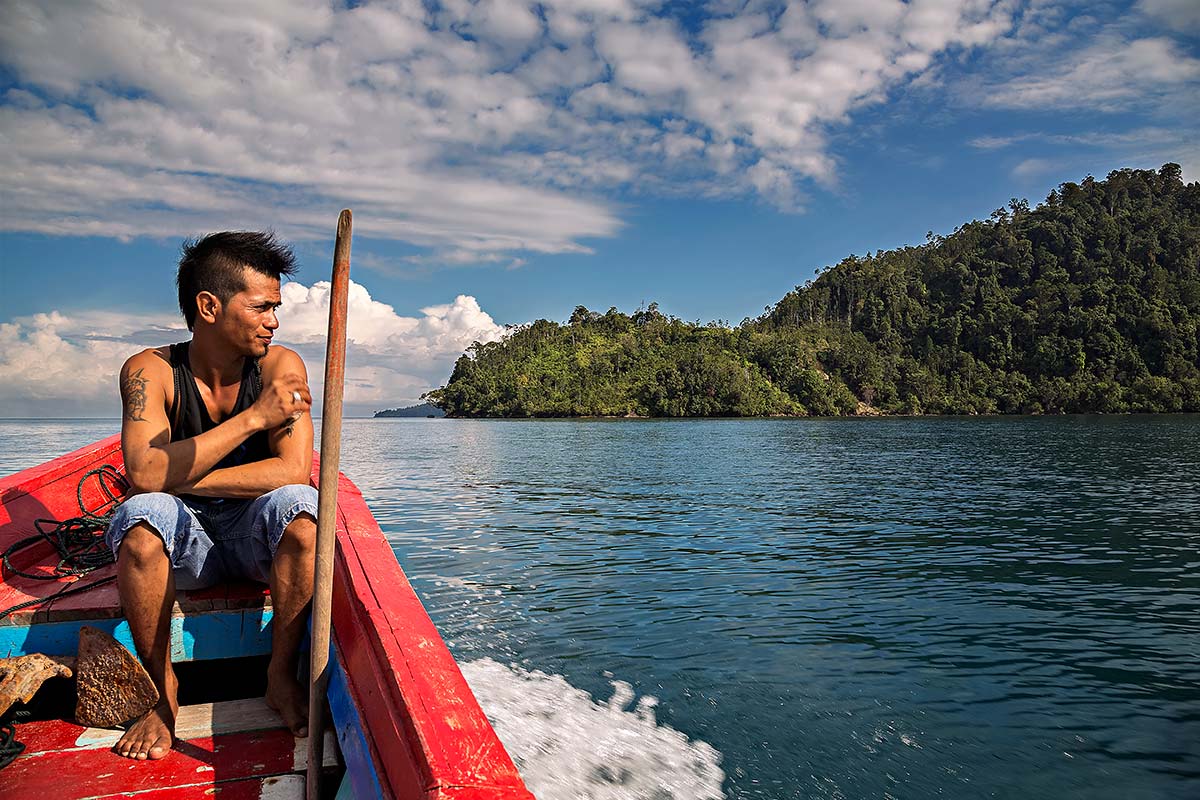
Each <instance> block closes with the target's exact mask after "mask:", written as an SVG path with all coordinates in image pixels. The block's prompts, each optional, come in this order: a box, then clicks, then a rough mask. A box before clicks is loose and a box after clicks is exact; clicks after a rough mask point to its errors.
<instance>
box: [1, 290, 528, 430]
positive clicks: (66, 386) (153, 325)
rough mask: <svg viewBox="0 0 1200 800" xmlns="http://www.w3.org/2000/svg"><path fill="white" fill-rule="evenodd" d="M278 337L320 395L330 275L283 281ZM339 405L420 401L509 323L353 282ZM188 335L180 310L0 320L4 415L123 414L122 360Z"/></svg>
mask: <svg viewBox="0 0 1200 800" xmlns="http://www.w3.org/2000/svg"><path fill="white" fill-rule="evenodd" d="M282 295H283V301H284V305H283V307H282V308H281V309H280V313H279V317H280V329H279V331H278V334H277V339H278V341H279V342H280V343H281V344H285V345H287V346H289V347H292V348H294V349H295V350H297V352H299V353H300V354H301V356H302V357H303V358H304V362H305V366H306V367H307V368H308V373H309V383H310V385H311V386H312V387H313V389H314V391H313V393H314V395H315V396H316V405H317V406H318V407H319V405H320V403H321V391H320V386H321V383H322V381H323V379H324V369H325V368H324V359H325V336H326V330H327V326H328V319H329V284H328V283H327V282H319V283H316V284H314V285H313V286H311V287H306V286H304V285H303V284H299V283H295V282H291V283H286V284H284V285H283V291H282ZM347 319H348V331H347V339H348V346H347V358H346V393H345V408H346V413H347V414H352V415H354V414H370V413H372V412H374V411H377V410H379V409H381V408H385V407H394V406H398V405H408V404H414V403H417V402H419V400H418V398H419V397H420V395H421V394H422V393H423V392H425V391H428V390H429V389H431V388H434V387H436V386H440V385H442V384H443V383H445V382H446V380H447V379H448V378H449V377H450V371H451V369H452V368H453V365H454V361H455V360H456V359H457V358H458V357H459V356H460V355H462V353H463V351H465V350H466V349H467V348H468V347H469V346H470V345H471V343H472V342H475V341H481V342H490V341H495V340H497V339H499V338H500V337H501V336H503V335H504V331H505V329H504V328H503V327H502V326H500V325H497V324H496V323H495V321H494V320H493V319H492V318H491V316H489V315H488V314H487V313H486V312H485V311H483V309H481V308H480V307H479V303H478V302H477V301H476V300H475V298H474V297H470V296H467V295H459V296H458V297H456V298H455V299H454V300H453V302H450V303H446V304H443V305H437V306H430V307H428V308H423V309H421V314H420V316H413V317H406V316H401V315H399V314H397V313H396V312H395V310H394V309H393V308H392V307H391V306H389V305H386V304H384V303H380V302H379V301H377V300H374V299H372V298H371V296H370V294H369V293H368V292H367V290H366V288H364V287H363V286H361V285H360V284H357V283H354V282H351V284H350V296H349V299H348V317H347ZM189 337H190V334H189V333H188V331H187V329H186V328H185V327H184V326H183V323H182V320H181V319H179V318H178V317H177V316H166V315H162V316H151V317H147V315H145V314H138V315H133V314H119V313H111V312H98V311H94V312H81V313H73V314H70V315H65V314H62V313H59V312H57V311H52V312H50V313H43V314H35V315H32V316H28V317H19V318H16V319H14V320H12V321H10V322H6V323H0V409H2V410H0V416H14V417H24V416H36V417H56V416H63V417H71V416H85V417H86V416H114V417H115V416H119V415H120V410H121V409H120V401H119V398H118V395H117V375H118V373H119V371H120V368H121V364H122V363H124V361H125V359H126V358H128V357H129V356H131V355H133V354H134V353H136V352H138V351H139V350H142V349H144V348H147V347H155V346H159V345H163V344H168V343H170V342H177V341H185V340H187V339H188V338H189Z"/></svg>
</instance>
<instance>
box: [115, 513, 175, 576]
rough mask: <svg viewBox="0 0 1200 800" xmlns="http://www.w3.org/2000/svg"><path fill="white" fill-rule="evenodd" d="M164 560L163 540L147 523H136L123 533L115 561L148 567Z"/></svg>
mask: <svg viewBox="0 0 1200 800" xmlns="http://www.w3.org/2000/svg"><path fill="white" fill-rule="evenodd" d="M165 558H167V547H166V545H165V544H164V543H163V538H162V536H160V535H159V533H158V531H156V530H155V529H154V528H153V527H151V525H150V524H149V523H147V522H138V523H136V524H134V525H133V526H132V527H131V528H130V529H129V530H127V531H125V535H124V536H123V537H122V538H121V544H120V545H119V549H118V551H117V560H118V561H119V562H120V563H123V564H130V565H132V566H149V565H151V564H153V563H155V562H156V561H160V560H162V559H165Z"/></svg>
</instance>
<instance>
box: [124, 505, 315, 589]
mask: <svg viewBox="0 0 1200 800" xmlns="http://www.w3.org/2000/svg"><path fill="white" fill-rule="evenodd" d="M301 513H307V514H309V515H310V516H311V517H312V518H313V519H316V518H317V490H316V489H314V488H313V487H311V486H306V485H302V484H292V485H290V486H283V487H280V488H278V489H276V490H275V491H273V492H268V493H267V494H264V495H263V496H262V497H258V498H255V499H254V500H232V499H221V500H215V499H209V498H200V497H177V496H176V495H173V494H165V493H162V492H151V493H148V494H138V495H134V496H133V497H130V498H129V499H128V500H126V501H125V502H123V503H121V505H120V506H118V507H117V511H116V514H115V515H114V516H113V521H112V523H111V524H110V525H109V526H108V532H107V534H106V537H105V541H107V542H108V546H109V547H111V548H112V551H113V555H117V554H118V553H119V551H120V549H121V541H122V540H123V539H124V538H125V534H126V533H127V532H128V531H129V529H130V528H132V527H133V526H134V525H136V524H138V523H139V522H144V523H146V524H147V525H149V526H150V527H151V528H152V529H153V530H154V532H155V533H157V534H158V535H159V536H160V537H162V540H163V546H164V547H165V548H166V551H167V557H168V558H170V559H171V566H172V567H173V568H174V571H175V586H176V587H177V588H179V589H202V588H204V587H206V586H212V585H214V584H218V583H224V582H225V581H229V580H234V579H238V578H244V579H249V580H253V581H260V582H262V583H267V582H268V581H269V579H270V576H271V562H272V560H274V558H275V551H276V550H277V549H279V540H280V539H282V538H283V531H284V529H285V528H286V527H287V526H288V525H290V524H291V523H292V520H294V519H295V518H296V516H297V515H298V514H301Z"/></svg>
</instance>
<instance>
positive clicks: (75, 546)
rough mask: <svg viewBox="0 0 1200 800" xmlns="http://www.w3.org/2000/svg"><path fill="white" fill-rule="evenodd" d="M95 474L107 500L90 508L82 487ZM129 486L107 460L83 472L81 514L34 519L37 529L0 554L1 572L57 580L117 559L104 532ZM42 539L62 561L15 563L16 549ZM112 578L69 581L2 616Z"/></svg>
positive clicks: (0, 616)
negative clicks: (45, 565)
mask: <svg viewBox="0 0 1200 800" xmlns="http://www.w3.org/2000/svg"><path fill="white" fill-rule="evenodd" d="M93 477H94V478H96V479H97V481H98V482H99V484H100V493H101V494H102V495H103V496H104V501H103V502H102V503H101V504H100V505H99V506H98V507H96V508H93V509H89V508H87V507H86V506H85V505H84V504H83V491H84V487H85V486H86V485H87V481H88V479H90V478H93ZM128 488H129V482H128V481H127V480H125V476H124V475H122V474H121V473H120V472H118V471H117V469H116V468H115V467H113V466H112V465H110V464H104V465H102V466H99V467H97V468H96V469H93V470H89V471H88V472H86V473H84V476H83V477H82V478H80V479H79V485H78V487H76V489H75V499H76V501H77V502H78V503H79V516H78V517H71V518H70V519H65V520H63V521H62V522H58V521H56V520H52V519H35V520H34V521H33V527H34V528H35V529H36V530H37V533H36V534H35V535H33V536H28V537H26V538H24V539H21V540H20V541H17V542H14V543H13V544H12V546H10V547H9V548H8V549H7V550H5V551H4V554H3V556H2V557H0V575H2V574H3V572H4V571H7V572H8V573H10V574H13V575H20V576H21V577H22V578H29V579H30V580H35V581H56V580H61V579H62V578H68V577H79V576H82V575H87V574H88V573H89V572H94V571H95V570H97V569H100V568H101V567H104V566H108V565H109V564H111V563H113V561H115V560H116V559H115V558H114V557H113V554H112V550H110V549H109V547H108V545H107V544H106V543H105V541H104V532H105V531H106V530H107V529H108V525H109V523H110V522H112V518H113V514H114V512H115V511H116V509H117V506H118V505H120V504H121V498H122V497H124V495H125V492H126V490H127V489H128ZM43 541H45V542H50V544H51V545H52V546H53V547H54V550H55V552H57V553H58V557H59V562H58V564H56V565H55V567H54V569H53V570H52V571H50V572H44V571H43V572H26V571H24V570H20V569H17V568H16V567H14V566H13V564H12V560H11V559H12V556H13V555H14V554H15V553H19V552H20V551H22V550H24V549H25V548H27V547H32V546H33V545H35V544H38V543H39V542H43ZM113 580H115V577H114V576H109V577H106V578H101V579H99V580H96V581H92V582H91V583H89V584H86V585H84V586H72V585H71V584H67V585H66V586H63V588H62V589H59V590H58V591H57V592H55V593H54V594H52V595H49V596H47V597H38V598H34V599H32V600H27V601H25V602H24V603H19V604H17V605H15V606H13V607H12V608H7V609H5V610H4V611H0V619H4V618H5V617H7V616H8V615H10V614H13V613H16V612H17V611H20V610H22V609H25V608H30V607H31V606H36V605H40V604H42V603H46V602H49V601H51V600H56V599H58V598H60V597H66V596H67V595H72V594H79V593H81V592H85V591H87V590H88V589H93V588H95V587H97V586H100V585H102V584H105V583H109V582H111V581H113Z"/></svg>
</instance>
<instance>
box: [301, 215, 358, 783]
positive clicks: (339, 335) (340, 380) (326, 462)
mask: <svg viewBox="0 0 1200 800" xmlns="http://www.w3.org/2000/svg"><path fill="white" fill-rule="evenodd" d="M352 223H353V220H352V215H351V214H350V209H348V208H347V209H344V210H343V211H342V213H341V215H339V216H338V225H337V242H336V244H335V245H334V248H333V286H332V289H331V291H330V295H329V339H328V341H327V342H326V345H325V401H324V405H323V406H322V411H321V478H320V486H319V487H318V492H319V493H320V494H319V498H318V500H317V552H316V566H315V568H314V570H313V599H312V661H311V669H310V675H311V676H312V681H311V683H310V684H309V691H308V782H307V798H308V800H317V791H318V789H319V786H320V777H321V762H322V761H323V760H324V757H325V753H324V750H325V747H324V745H325V738H324V735H323V733H324V730H323V729H324V725H325V721H324V716H325V690H326V687H327V686H328V685H329V669H328V667H329V627H330V607H331V605H332V600H333V553H334V545H335V543H336V541H337V487H338V460H339V457H340V456H341V450H342V394H343V391H344V389H345V383H346V298H347V295H348V294H349V292H350V238H351V234H352V230H351V228H352Z"/></svg>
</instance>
